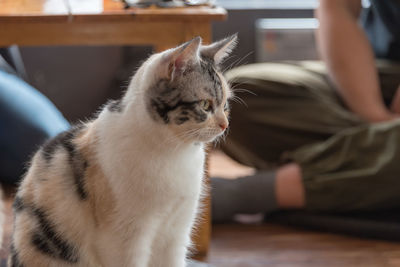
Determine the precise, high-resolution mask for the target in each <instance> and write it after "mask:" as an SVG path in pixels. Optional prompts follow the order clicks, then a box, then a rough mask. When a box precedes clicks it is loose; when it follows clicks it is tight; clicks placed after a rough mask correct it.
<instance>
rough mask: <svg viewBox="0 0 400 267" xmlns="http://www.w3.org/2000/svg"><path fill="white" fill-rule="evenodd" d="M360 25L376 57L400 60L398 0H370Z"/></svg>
mask: <svg viewBox="0 0 400 267" xmlns="http://www.w3.org/2000/svg"><path fill="white" fill-rule="evenodd" d="M370 2H371V6H370V7H369V8H368V9H366V10H364V13H363V17H362V25H363V27H364V29H365V31H366V33H367V36H368V39H369V41H370V42H371V44H372V47H373V49H374V52H375V55H376V57H377V58H384V59H390V60H395V61H400V0H370Z"/></svg>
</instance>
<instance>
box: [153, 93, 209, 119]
mask: <svg viewBox="0 0 400 267" xmlns="http://www.w3.org/2000/svg"><path fill="white" fill-rule="evenodd" d="M198 102H199V101H192V102H186V101H178V102H177V103H176V104H175V105H169V104H168V103H167V102H166V101H164V100H163V99H162V98H161V97H157V98H155V99H152V100H151V102H150V103H151V107H152V108H153V109H154V110H155V111H156V112H157V113H158V115H159V116H160V117H161V118H162V119H163V121H164V123H169V122H170V119H169V116H168V113H169V112H171V111H174V110H176V109H177V108H181V109H182V110H184V111H185V112H186V113H188V112H189V111H191V110H194V109H195V106H196V104H197V103H198ZM204 115H205V116H206V117H207V114H204ZM185 117H187V116H185ZM182 123H183V122H182Z"/></svg>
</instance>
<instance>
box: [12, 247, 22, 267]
mask: <svg viewBox="0 0 400 267" xmlns="http://www.w3.org/2000/svg"><path fill="white" fill-rule="evenodd" d="M9 267H24V265H23V264H22V262H21V260H20V259H19V255H18V252H17V251H16V250H15V247H14V244H11V248H10V265H9Z"/></svg>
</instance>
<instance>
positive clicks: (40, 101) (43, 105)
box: [0, 70, 70, 184]
mask: <svg viewBox="0 0 400 267" xmlns="http://www.w3.org/2000/svg"><path fill="white" fill-rule="evenodd" d="M69 127H70V125H69V123H68V122H67V120H66V119H65V118H64V117H63V115H62V114H61V113H60V111H59V110H58V109H57V108H56V107H55V106H54V104H53V103H51V102H50V100H49V99H47V98H46V97H45V96H44V95H42V94H41V93H40V92H38V91H37V90H36V89H35V88H33V87H32V86H30V85H29V84H27V83H26V82H24V81H23V80H21V79H20V78H18V77H17V76H15V75H12V74H9V73H6V72H3V71H1V70H0V182H4V183H11V184H13V183H17V182H18V181H19V180H20V178H21V176H22V175H23V173H24V172H25V171H26V170H27V167H28V163H29V159H30V157H32V156H33V153H34V152H35V151H36V150H37V149H38V148H39V147H40V145H41V144H42V143H43V142H44V141H45V140H46V139H48V138H51V137H53V136H55V135H57V134H58V133H60V132H62V131H65V130H67V129H68V128H69Z"/></svg>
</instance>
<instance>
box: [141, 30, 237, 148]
mask: <svg viewBox="0 0 400 267" xmlns="http://www.w3.org/2000/svg"><path fill="white" fill-rule="evenodd" d="M236 39H237V38H236V36H233V37H229V38H227V39H224V40H222V41H219V42H216V43H214V44H211V45H209V46H201V39H200V38H195V39H193V40H192V41H190V42H188V43H186V44H184V45H182V46H180V47H178V48H175V49H172V50H168V51H166V52H164V53H162V54H159V55H157V56H159V57H160V58H159V59H158V61H157V62H158V67H157V68H156V71H157V72H158V73H157V76H158V77H157V79H156V81H155V82H154V84H153V85H152V86H151V87H150V88H149V90H148V91H147V93H146V100H147V101H146V105H147V110H148V111H149V112H150V115H151V117H152V118H153V119H154V120H155V121H157V122H159V123H162V124H165V125H166V126H167V127H169V128H170V129H171V130H172V131H173V132H174V133H175V134H176V136H177V137H178V138H179V139H182V140H183V141H199V142H209V141H212V140H214V139H215V138H217V137H218V136H221V135H223V134H224V132H225V131H226V128H227V127H228V124H229V123H228V113H229V103H228V101H229V99H230V97H231V96H232V95H231V94H232V93H231V90H230V88H229V86H228V84H227V82H226V80H225V79H224V77H223V75H222V74H221V73H220V72H219V71H218V70H219V64H220V63H221V61H222V59H223V58H224V57H226V56H227V55H228V53H229V52H230V51H231V50H232V48H233V46H235V44H236Z"/></svg>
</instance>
